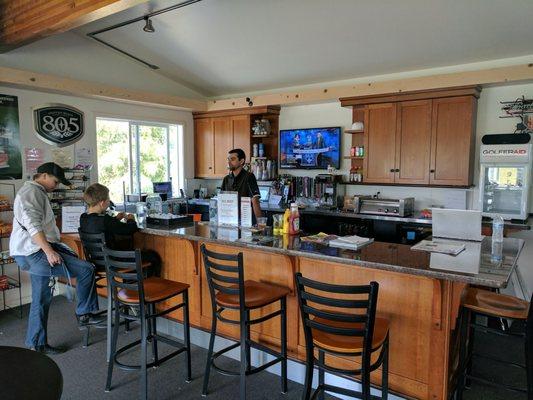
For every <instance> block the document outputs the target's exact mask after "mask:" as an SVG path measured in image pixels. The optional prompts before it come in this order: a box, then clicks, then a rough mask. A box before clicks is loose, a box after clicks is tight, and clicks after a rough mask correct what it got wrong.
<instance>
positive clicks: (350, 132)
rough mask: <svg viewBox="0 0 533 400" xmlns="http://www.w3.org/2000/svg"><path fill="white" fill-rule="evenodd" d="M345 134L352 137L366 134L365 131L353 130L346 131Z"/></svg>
mask: <svg viewBox="0 0 533 400" xmlns="http://www.w3.org/2000/svg"><path fill="white" fill-rule="evenodd" d="M344 133H348V134H350V135H355V134H357V133H365V131H364V130H353V129H346V130H345V131H344Z"/></svg>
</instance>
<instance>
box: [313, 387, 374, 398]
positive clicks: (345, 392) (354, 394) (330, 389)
mask: <svg viewBox="0 0 533 400" xmlns="http://www.w3.org/2000/svg"><path fill="white" fill-rule="evenodd" d="M321 390H322V391H327V392H332V393H337V394H342V395H344V396H350V397H355V398H359V399H362V398H363V392H360V391H358V390H350V389H345V388H341V387H337V386H331V385H328V384H323V385H318V387H317V388H316V389H315V392H314V393H313V395H312V396H311V399H315V398H316V396H317V394H318V393H320V391H321ZM370 399H372V400H380V399H381V397H380V396H376V395H373V394H371V395H370Z"/></svg>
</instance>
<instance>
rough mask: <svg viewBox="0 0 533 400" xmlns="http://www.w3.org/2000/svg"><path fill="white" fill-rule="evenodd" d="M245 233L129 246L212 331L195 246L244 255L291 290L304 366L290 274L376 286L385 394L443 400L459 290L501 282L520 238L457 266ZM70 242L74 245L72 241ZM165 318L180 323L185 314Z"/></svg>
mask: <svg viewBox="0 0 533 400" xmlns="http://www.w3.org/2000/svg"><path fill="white" fill-rule="evenodd" d="M66 236H67V235H64V237H63V239H67V238H66ZM68 236H70V235H68ZM244 236H246V235H244ZM241 237H242V233H241V232H240V231H239V230H238V229H234V228H233V229H232V228H230V229H227V228H220V227H216V226H213V225H209V224H208V223H196V224H194V226H191V227H186V228H178V229H171V230H165V229H157V228H145V229H142V230H141V232H138V233H137V234H136V235H135V245H136V247H139V248H145V249H152V250H155V251H157V252H158V253H159V254H160V255H161V258H162V260H163V266H162V271H161V274H162V277H164V278H166V279H171V280H175V281H180V282H186V283H188V284H189V285H190V289H189V299H190V321H191V324H192V325H193V326H195V327H197V328H200V329H203V330H208V329H209V328H210V326H211V302H210V298H209V289H208V286H207V281H206V278H205V270H204V267H203V263H202V259H201V255H200V251H199V247H200V245H201V244H202V243H206V244H207V247H208V248H209V249H211V250H214V251H218V252H226V253H237V252H242V253H243V257H244V269H245V279H251V280H256V281H262V282H268V283H271V284H275V285H280V286H284V287H288V288H289V289H290V291H291V292H290V294H289V296H288V298H287V317H288V321H287V323H288V337H287V346H288V351H289V357H290V358H291V359H293V360H299V361H304V360H305V339H304V336H303V330H302V329H301V326H300V325H301V323H300V315H299V310H298V300H297V297H296V293H295V284H294V274H295V272H297V271H300V272H302V274H303V275H304V276H306V277H309V278H311V279H315V280H318V281H322V282H328V283H336V284H368V283H369V282H370V281H377V282H378V283H379V285H380V286H379V295H378V315H379V316H381V317H385V318H388V319H389V321H390V356H389V359H390V366H389V388H390V390H391V391H392V392H395V393H397V394H400V395H402V396H404V397H410V398H418V399H447V398H448V396H449V394H450V390H451V388H452V386H453V382H454V379H455V378H454V371H455V369H456V366H457V349H458V343H457V333H456V332H457V330H456V320H457V317H458V314H459V308H460V302H461V293H462V291H463V289H464V288H465V287H466V286H467V285H468V284H478V285H484V286H491V287H502V286H505V285H506V284H507V282H508V280H509V276H510V274H511V273H512V272H513V269H514V268H515V266H516V260H517V258H518V256H519V253H520V251H521V249H522V247H523V245H524V243H523V241H522V240H520V239H509V238H506V239H505V240H504V244H503V255H504V258H503V261H502V262H501V263H491V261H490V238H489V239H485V241H484V242H482V243H481V244H477V246H473V247H471V248H470V247H469V248H468V249H467V250H465V251H463V253H461V254H460V255H459V256H457V257H456V258H455V263H453V262H452V263H450V262H449V261H450V260H449V259H448V258H451V256H444V255H438V256H439V257H433V256H431V255H430V254H428V253H426V252H422V251H413V250H410V247H411V246H410V245H402V244H391V243H383V242H373V243H372V244H370V245H368V246H366V247H364V248H362V249H361V250H359V251H352V250H341V249H335V248H328V247H326V246H323V245H315V244H311V243H306V242H302V241H300V240H299V238H298V237H290V236H289V237H285V238H283V237H280V238H276V239H274V240H266V239H265V240H263V239H264V237H253V238H252V239H250V238H247V239H245V241H243V240H240V238H241ZM70 240H71V243H70V244H72V245H75V244H74V243H72V241H74V239H73V238H72V237H71V238H70ZM78 240H79V239H78ZM65 241H66V242H67V243H68V240H65ZM78 248H79V242H78ZM461 255H462V257H461ZM459 258H461V260H462V261H460V262H459ZM169 305H171V303H170V304H169ZM272 311H275V309H274V308H271V307H265V308H264V309H261V310H260V311H255V314H252V318H255V317H259V316H261V315H265V314H267V313H270V312H272ZM228 315H230V314H228ZM171 317H172V318H173V319H175V320H178V321H179V320H181V312H180V311H178V312H175V313H174V314H173V315H172V316H171ZM234 317H236V315H234ZM279 332H280V330H279V319H278V318H274V320H272V321H268V322H266V323H264V324H259V325H256V326H254V327H253V328H252V339H254V340H256V341H259V342H260V343H263V344H265V345H268V346H271V347H273V348H279ZM218 334H219V335H222V336H225V337H228V338H238V337H239V332H238V327H235V326H231V325H227V324H223V323H220V324H219V326H218ZM326 360H327V362H328V363H330V364H332V365H335V366H338V367H342V368H350V367H351V368H353V367H356V366H358V365H357V364H358V363H357V361H354V359H349V358H342V357H336V356H329V355H328V356H326ZM371 379H372V382H373V383H374V384H376V385H378V386H379V385H380V380H381V371H375V372H373V373H372V375H371Z"/></svg>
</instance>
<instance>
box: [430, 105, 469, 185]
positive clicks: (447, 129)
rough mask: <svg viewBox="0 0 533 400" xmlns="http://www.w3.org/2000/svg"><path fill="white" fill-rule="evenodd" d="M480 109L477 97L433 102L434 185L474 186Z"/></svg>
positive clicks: (432, 148)
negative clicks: (476, 130) (476, 131)
mask: <svg viewBox="0 0 533 400" xmlns="http://www.w3.org/2000/svg"><path fill="white" fill-rule="evenodd" d="M476 108H477V98H476V97H474V96H460V97H449V98H443V99H434V100H433V118H432V132H431V165H430V166H431V171H430V177H429V183H430V184H433V185H454V186H463V185H464V186H467V185H471V184H472V174H473V169H474V168H473V164H474V158H475V157H474V151H475V122H476Z"/></svg>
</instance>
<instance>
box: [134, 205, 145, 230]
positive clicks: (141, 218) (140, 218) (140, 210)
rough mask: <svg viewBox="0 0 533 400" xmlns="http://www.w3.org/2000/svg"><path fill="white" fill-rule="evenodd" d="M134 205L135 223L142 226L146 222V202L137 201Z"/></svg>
mask: <svg viewBox="0 0 533 400" xmlns="http://www.w3.org/2000/svg"><path fill="white" fill-rule="evenodd" d="M135 206H136V207H135V208H136V211H137V212H136V214H137V224H138V225H139V226H144V224H145V223H146V204H145V203H137V204H136V205H135Z"/></svg>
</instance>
